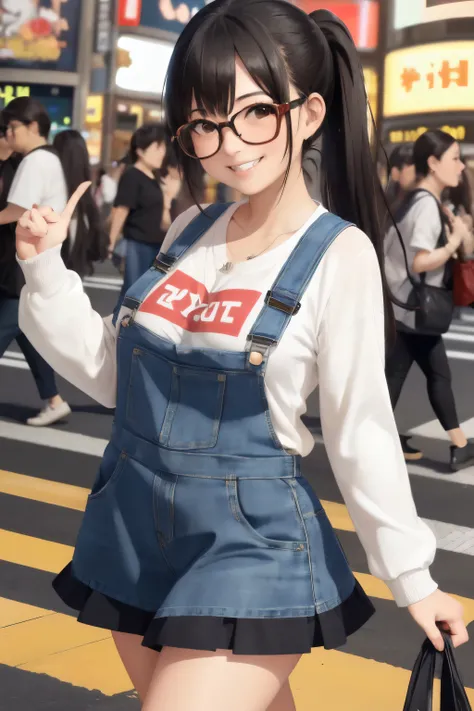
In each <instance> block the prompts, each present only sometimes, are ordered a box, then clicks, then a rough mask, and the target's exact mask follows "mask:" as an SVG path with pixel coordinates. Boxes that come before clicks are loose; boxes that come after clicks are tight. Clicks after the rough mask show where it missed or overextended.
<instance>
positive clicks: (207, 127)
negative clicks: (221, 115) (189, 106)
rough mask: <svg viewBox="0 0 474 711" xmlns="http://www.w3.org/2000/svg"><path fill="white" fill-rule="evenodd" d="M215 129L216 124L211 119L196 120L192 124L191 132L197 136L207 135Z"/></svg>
mask: <svg viewBox="0 0 474 711" xmlns="http://www.w3.org/2000/svg"><path fill="white" fill-rule="evenodd" d="M215 130H216V126H215V124H213V123H212V122H211V121H198V122H197V123H195V124H193V132H194V133H197V134H198V136H209V135H210V134H211V133H213V131H215Z"/></svg>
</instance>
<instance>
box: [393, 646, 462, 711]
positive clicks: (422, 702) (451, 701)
mask: <svg viewBox="0 0 474 711" xmlns="http://www.w3.org/2000/svg"><path fill="white" fill-rule="evenodd" d="M442 634H443V638H444V644H445V648H444V652H437V651H436V649H435V648H434V647H433V645H432V644H431V642H430V641H429V640H428V639H427V640H426V641H425V642H424V644H423V646H422V648H421V652H420V654H419V655H418V658H417V660H416V662H415V666H414V667H413V671H412V674H411V678H410V683H409V685H408V692H407V697H406V700H405V705H404V707H403V711H432V710H433V682H434V678H435V668H436V660H437V659H440V658H441V659H442V664H443V666H442V671H441V706H440V711H472V709H471V705H470V703H469V699H468V698H467V694H466V690H465V688H464V685H463V683H462V681H461V677H460V675H459V671H458V668H457V665H456V660H455V658H454V649H453V644H452V642H451V637H450V636H449V634H447V633H446V632H443V633H442Z"/></svg>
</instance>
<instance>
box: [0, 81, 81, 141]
mask: <svg viewBox="0 0 474 711" xmlns="http://www.w3.org/2000/svg"><path fill="white" fill-rule="evenodd" d="M20 96H31V97H32V98H33V99H38V101H40V102H41V103H42V104H43V106H44V107H45V109H46V111H47V112H48V114H49V118H50V119H51V134H50V137H51V138H54V136H55V135H56V133H58V132H59V131H63V130H64V129H65V128H71V125H72V103H73V97H74V90H73V88H72V87H70V86H51V84H16V83H13V82H7V83H2V84H0V111H1V110H2V109H4V108H5V106H7V105H8V104H9V103H10V101H13V99H16V98H18V97H20Z"/></svg>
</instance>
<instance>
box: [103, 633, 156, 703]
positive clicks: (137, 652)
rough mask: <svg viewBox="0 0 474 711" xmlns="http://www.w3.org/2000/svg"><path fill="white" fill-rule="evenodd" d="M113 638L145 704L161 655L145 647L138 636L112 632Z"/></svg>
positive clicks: (141, 638)
mask: <svg viewBox="0 0 474 711" xmlns="http://www.w3.org/2000/svg"><path fill="white" fill-rule="evenodd" d="M112 637H113V639H114V642H115V646H116V647H117V651H118V653H119V655H120V659H121V660H122V663H123V665H124V667H125V669H126V670H127V674H128V676H129V677H130V679H131V681H132V684H133V686H134V688H135V690H136V691H137V693H138V696H139V697H140V700H141V701H142V702H143V701H144V699H145V698H146V695H147V692H148V688H149V686H150V682H151V679H152V677H153V672H154V671H155V668H156V665H157V662H158V659H159V658H160V655H159V653H158V652H154V651H153V649H148V648H147V647H143V646H142V641H143V637H139V636H138V635H136V634H124V633H123V632H112Z"/></svg>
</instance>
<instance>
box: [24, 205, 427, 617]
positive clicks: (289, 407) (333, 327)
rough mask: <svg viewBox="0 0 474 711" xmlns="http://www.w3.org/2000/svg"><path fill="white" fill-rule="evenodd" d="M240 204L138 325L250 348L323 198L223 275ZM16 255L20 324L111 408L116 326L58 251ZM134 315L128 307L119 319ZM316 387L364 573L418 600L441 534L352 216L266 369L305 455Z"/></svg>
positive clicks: (284, 437)
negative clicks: (428, 512) (430, 510)
mask: <svg viewBox="0 0 474 711" xmlns="http://www.w3.org/2000/svg"><path fill="white" fill-rule="evenodd" d="M234 210H235V207H231V208H229V209H228V210H227V211H226V213H225V214H224V215H223V216H222V217H221V218H220V219H219V220H218V221H217V222H216V223H215V225H214V226H213V227H212V228H211V229H210V230H209V231H208V232H207V233H206V234H205V235H204V236H203V237H202V238H201V239H200V240H199V242H198V243H197V244H196V245H194V247H193V248H192V249H191V250H189V252H188V253H187V254H186V255H185V256H184V257H183V259H181V260H180V261H179V263H178V264H177V266H176V267H175V268H174V269H172V270H171V272H169V274H168V275H167V276H166V277H165V278H163V279H162V280H161V281H160V282H159V283H158V284H157V285H156V287H155V288H154V289H153V290H152V292H151V293H150V294H149V295H148V297H147V298H146V299H145V301H144V303H143V304H142V306H141V308H140V310H139V311H138V313H137V315H136V322H137V323H139V324H142V325H143V326H145V327H146V328H147V329H149V330H151V331H152V332H154V333H156V334H158V335H160V336H161V337H164V338H167V339H169V340H171V341H173V342H174V343H180V344H182V345H188V346H190V347H196V348H216V349H221V350H236V351H242V350H244V349H245V342H246V337H247V334H248V333H249V331H250V329H251V327H252V325H253V323H254V321H255V319H256V317H257V315H258V313H259V312H260V310H261V308H262V305H263V300H264V297H265V295H266V293H267V291H268V290H269V289H270V288H271V286H272V284H273V282H274V280H275V278H276V276H277V274H278V272H279V271H280V269H281V267H282V265H283V264H284V263H285V261H286V260H287V259H288V257H289V255H290V253H291V251H292V249H293V248H294V246H295V244H296V242H297V241H298V239H299V237H300V236H301V234H302V233H303V232H304V231H305V230H306V229H307V228H308V227H309V225H310V224H311V223H312V222H313V221H314V220H316V219H317V218H318V217H319V216H320V215H321V214H322V212H324V208H322V207H318V209H316V210H315V212H314V214H313V215H312V217H311V218H310V220H308V222H307V223H306V224H305V225H304V226H303V227H302V228H301V230H299V232H298V233H296V234H295V235H293V236H292V237H291V238H290V239H288V240H287V241H286V242H284V243H283V244H281V245H279V246H278V247H276V248H274V249H272V250H270V251H268V252H267V253H264V254H262V255H261V256H259V257H256V258H254V259H252V260H250V261H246V262H242V263H240V264H236V265H234V267H233V269H232V270H231V271H229V272H227V273H222V272H221V271H219V269H220V267H222V265H223V264H224V263H225V262H227V251H226V242H225V236H226V230H227V225H228V223H229V220H230V218H231V215H232V213H233V211H234ZM196 212H197V208H191V209H190V210H188V211H187V212H185V213H183V214H182V215H181V216H180V217H179V218H178V219H177V220H176V221H175V223H174V224H173V225H172V226H171V228H170V230H169V233H168V235H167V237H166V240H165V243H164V247H163V249H164V250H166V248H167V246H169V244H170V243H171V242H172V241H173V240H174V239H175V238H176V236H177V235H178V234H179V233H180V232H181V231H182V229H183V228H184V227H185V226H186V224H187V223H188V222H189V221H190V220H191V219H192V218H193V217H194V216H195V215H196ZM20 264H21V266H22V269H23V272H24V274H25V279H26V286H25V288H24V289H23V292H22V295H21V300H20V327H21V329H22V330H23V331H24V332H25V333H26V335H27V336H28V338H29V339H30V340H31V342H32V343H33V345H34V346H35V348H37V350H38V351H39V352H40V353H41V355H42V356H43V357H44V358H45V359H46V360H47V361H48V362H49V363H50V364H51V365H52V367H53V368H54V369H55V370H56V371H57V372H58V373H59V374H61V375H62V376H63V377H64V378H66V379H68V380H69V381H70V382H72V383H73V384H74V385H76V386H77V387H78V388H80V389H81V390H83V391H84V392H86V393H87V394H88V395H90V396H91V397H92V398H94V399H95V400H97V401H98V402H100V403H102V404H103V405H105V406H106V407H114V405H115V398H116V378H117V375H116V338H117V329H118V328H119V326H117V328H114V326H113V325H112V318H111V317H107V318H105V319H103V318H102V317H101V316H100V315H99V314H98V313H96V312H95V311H94V310H93V309H92V307H91V304H90V301H89V298H88V297H87V295H86V294H85V292H84V289H83V287H82V283H81V281H80V279H79V277H78V276H77V275H76V274H75V273H74V272H71V271H67V269H66V267H65V266H64V264H63V262H62V260H61V257H60V249H59V248H54V249H52V250H49V251H46V252H44V253H42V254H41V255H39V256H37V257H35V258H33V259H29V260H27V261H21V260H20ZM126 312H127V309H122V312H121V314H120V318H121V316H122V315H123V314H124V313H126ZM120 318H119V319H118V321H117V324H120ZM318 385H319V393H320V411H321V420H322V428H323V436H324V442H325V445H326V449H327V452H328V456H329V459H330V462H331V466H332V469H333V471H334V474H335V477H336V479H337V482H338V484H339V487H340V489H341V492H342V495H343V497H344V500H345V502H346V504H347V507H348V510H349V513H350V515H351V518H352V520H353V522H354V525H355V528H356V530H357V533H358V535H359V537H360V539H361V542H362V544H363V546H364V548H365V551H366V553H367V557H368V563H369V568H370V571H371V572H372V573H373V574H374V575H376V576H377V577H379V578H381V579H383V580H385V581H386V582H387V584H388V585H389V587H390V588H391V590H392V593H393V595H394V597H395V600H396V601H397V603H398V604H399V605H400V606H403V605H408V604H411V603H414V602H418V601H419V600H421V599H423V598H424V597H427V596H428V595H429V594H430V593H432V592H433V591H434V590H435V589H436V584H435V583H434V581H433V580H432V578H431V576H430V573H429V566H430V565H431V563H432V561H433V558H434V555H435V551H436V541H435V537H434V535H433V533H432V532H431V530H430V529H429V528H428V526H427V525H426V524H425V523H424V522H423V521H421V519H420V518H418V516H417V513H416V510H415V506H414V502H413V498H412V494H411V489H410V483H409V479H408V474H407V470H406V465H405V461H404V457H403V453H402V451H401V446H400V440H399V437H398V434H397V429H396V425H395V421H394V417H393V412H392V408H391V405H390V398H389V394H388V388H387V384H386V380H385V372H384V317H383V298H382V286H381V278H380V269H379V265H378V262H377V258H376V255H375V251H374V249H373V246H372V244H371V242H370V240H369V239H368V237H367V236H366V235H365V234H364V233H363V232H361V231H360V230H358V229H357V228H355V227H350V228H348V229H347V230H345V231H344V232H343V233H341V235H339V237H338V238H337V239H336V240H335V242H334V243H333V244H332V245H331V247H330V248H329V249H328V251H327V252H326V255H325V256H324V258H323V259H322V261H321V264H320V266H319V268H318V270H317V271H316V273H315V275H314V277H313V278H312V280H311V282H310V284H309V286H308V288H307V290H306V292H305V294H304V296H303V298H302V302H301V309H300V311H299V312H298V314H296V315H295V316H293V317H292V319H291V320H290V323H289V325H288V327H287V329H286V331H285V333H284V335H283V337H282V339H281V341H280V343H279V345H278V346H277V347H276V349H275V350H274V351H273V352H272V353H271V355H270V358H269V362H268V366H267V371H266V377H265V387H266V393H267V398H268V403H269V408H270V413H271V418H272V423H273V427H274V430H275V432H276V434H277V436H278V438H279V440H280V442H281V444H282V446H283V447H284V448H285V449H288V450H292V451H295V452H297V453H299V454H301V455H302V456H307V455H308V454H309V452H310V451H311V450H312V448H313V446H314V440H313V437H312V435H311V433H310V432H309V430H308V429H307V428H306V426H305V425H304V424H303V422H302V420H301V416H302V415H303V414H304V413H305V412H306V400H307V398H308V396H309V395H310V393H311V392H312V391H313V390H314V389H315V388H316V387H317V386H318Z"/></svg>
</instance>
